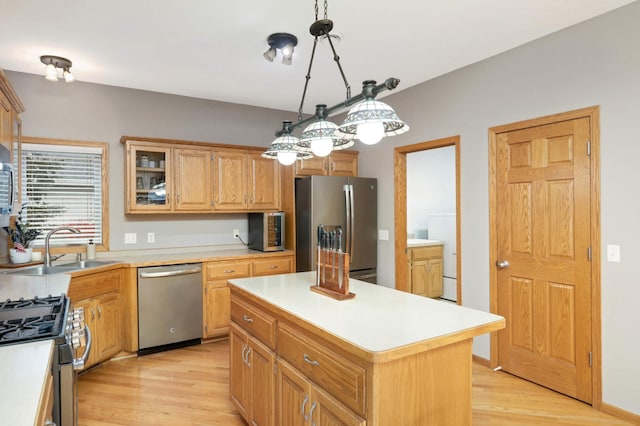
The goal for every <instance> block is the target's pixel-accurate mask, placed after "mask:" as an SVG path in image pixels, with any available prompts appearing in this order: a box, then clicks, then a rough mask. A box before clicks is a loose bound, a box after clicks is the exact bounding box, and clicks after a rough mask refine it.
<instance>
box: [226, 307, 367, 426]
mask: <svg viewBox="0 0 640 426" xmlns="http://www.w3.org/2000/svg"><path fill="white" fill-rule="evenodd" d="M231 320H232V322H231V343H230V347H231V354H230V368H231V374H230V378H231V379H230V393H231V399H232V401H233V402H234V403H235V405H236V406H237V407H238V410H239V411H240V413H241V415H242V416H243V417H244V419H245V420H246V421H247V422H248V423H249V424H271V422H273V418H274V417H273V416H274V414H275V424H278V425H300V426H303V425H306V424H309V422H310V424H318V425H345V426H363V425H365V424H366V421H365V420H364V418H363V417H361V415H364V414H365V412H366V410H365V408H366V406H365V389H366V388H365V381H366V370H365V368H363V367H362V366H361V365H358V364H356V363H354V362H352V361H351V360H349V359H347V358H345V357H343V356H342V355H340V354H338V353H336V352H334V351H332V350H331V349H328V348H325V347H324V346H323V344H319V343H318V341H317V340H315V339H312V338H309V337H307V336H305V333H304V332H303V331H302V330H300V329H297V328H294V327H292V326H289V325H287V324H286V323H284V322H282V321H279V320H276V317H275V316H274V315H273V314H272V312H270V311H269V310H268V309H265V307H264V306H258V305H256V304H254V303H253V302H252V301H249V300H246V299H243V298H239V297H233V296H232V299H231ZM276 348H277V355H276V353H275V352H274V351H275V350H276ZM274 362H275V368H273V367H274V364H273V363H274ZM251 369H253V371H251ZM274 376H275V377H274ZM274 380H275V385H274ZM256 388H257V389H260V393H256V392H255V389H256ZM256 404H257V406H256ZM256 407H258V408H256Z"/></svg>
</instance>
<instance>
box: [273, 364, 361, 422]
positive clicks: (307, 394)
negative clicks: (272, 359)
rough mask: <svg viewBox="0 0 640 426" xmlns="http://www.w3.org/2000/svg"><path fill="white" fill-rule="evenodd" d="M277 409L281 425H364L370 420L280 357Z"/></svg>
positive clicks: (277, 381) (277, 379)
mask: <svg viewBox="0 0 640 426" xmlns="http://www.w3.org/2000/svg"><path fill="white" fill-rule="evenodd" d="M276 363H277V371H278V375H277V378H276V412H277V413H278V424H280V425H300V426H302V425H304V424H305V423H307V422H311V424H315V425H334V426H343V425H344V426H364V425H366V421H365V420H364V419H363V418H362V417H360V416H358V415H356V414H355V413H353V412H352V411H351V410H349V409H348V408H347V407H345V406H344V405H343V404H341V403H340V402H339V401H338V400H337V399H335V398H333V397H332V396H330V395H329V394H328V393H326V392H324V391H323V390H322V389H321V388H319V387H318V386H316V385H314V384H313V383H312V382H310V381H309V380H308V379H306V378H305V377H304V376H303V375H302V374H300V373H299V372H298V371H297V370H296V369H295V368H293V367H292V366H291V365H289V364H288V363H287V362H286V361H283V360H282V359H280V358H278V359H277V361H276Z"/></svg>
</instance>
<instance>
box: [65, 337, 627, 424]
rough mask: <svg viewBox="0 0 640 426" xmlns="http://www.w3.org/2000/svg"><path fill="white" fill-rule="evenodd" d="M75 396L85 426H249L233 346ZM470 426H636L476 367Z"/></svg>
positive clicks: (96, 375) (132, 363)
mask: <svg viewBox="0 0 640 426" xmlns="http://www.w3.org/2000/svg"><path fill="white" fill-rule="evenodd" d="M78 394H79V398H78V411H79V416H78V424H79V425H80V426H115V425H118V426H138V425H140V426H142V425H145V426H146V425H172V426H173V425H177V426H182V425H185V426H186V425H197V426H205V425H225V426H236V425H237V426H244V425H245V423H244V421H243V420H242V419H241V417H240V416H239V414H238V412H237V410H236V409H235V408H234V407H233V405H232V404H231V400H230V399H229V343H228V341H221V342H215V343H208V344H204V345H197V346H190V347H188V348H182V349H176V350H173V351H167V352H161V353H157V354H152V355H146V356H142V357H138V358H135V357H132V358H126V359H122V360H117V361H112V362H109V363H106V364H104V365H102V366H99V367H97V368H94V369H93V370H91V371H88V372H85V373H83V374H81V375H80V378H79V380H78ZM473 424H474V426H484V425H491V426H503V425H504V426H507V425H508V426H512V425H537V426H540V425H551V424H553V425H575V426H590V425H607V426H618V425H631V423H628V422H625V421H622V420H620V419H617V418H615V417H613V416H610V415H608V414H605V413H602V412H600V411H597V410H595V409H593V408H592V407H590V406H588V405H586V404H584V403H582V402H579V401H577V400H574V399H572V398H569V397H566V396H563V395H560V394H558V393H556V392H553V391H551V390H549V389H545V388H543V387H540V386H537V385H535V384H533V383H530V382H527V381H525V380H522V379H519V378H516V377H514V376H511V375H509V374H507V373H504V372H494V371H493V370H491V369H489V368H486V367H483V366H481V365H479V364H475V363H474V365H473ZM407 426H413V425H407Z"/></svg>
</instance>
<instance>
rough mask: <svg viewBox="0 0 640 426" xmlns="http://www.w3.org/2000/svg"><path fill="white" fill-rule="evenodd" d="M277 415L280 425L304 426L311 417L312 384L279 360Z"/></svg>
mask: <svg viewBox="0 0 640 426" xmlns="http://www.w3.org/2000/svg"><path fill="white" fill-rule="evenodd" d="M276 365H277V370H278V374H277V378H276V416H277V419H278V425H279V426H304V425H305V423H306V422H307V420H308V419H309V409H310V407H311V402H310V400H309V399H310V397H311V395H309V394H310V390H311V389H310V385H309V382H308V381H307V380H306V379H305V378H304V377H303V376H302V375H301V374H300V373H298V372H297V371H296V370H295V369H294V368H293V367H291V366H290V365H289V364H287V363H286V362H285V361H282V360H280V359H278V360H277V364H276Z"/></svg>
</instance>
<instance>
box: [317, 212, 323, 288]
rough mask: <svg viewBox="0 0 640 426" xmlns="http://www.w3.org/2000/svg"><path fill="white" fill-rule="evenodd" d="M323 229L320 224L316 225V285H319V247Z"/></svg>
mask: <svg viewBox="0 0 640 426" xmlns="http://www.w3.org/2000/svg"><path fill="white" fill-rule="evenodd" d="M323 233H324V231H323V228H322V225H318V255H317V257H316V270H317V271H318V276H317V277H316V287H320V255H321V251H320V247H321V246H322V235H323Z"/></svg>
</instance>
